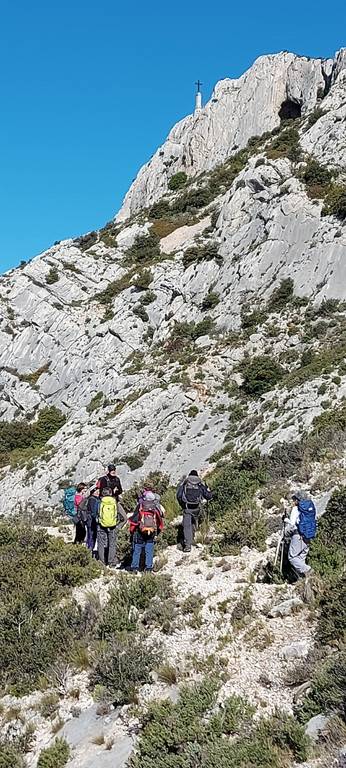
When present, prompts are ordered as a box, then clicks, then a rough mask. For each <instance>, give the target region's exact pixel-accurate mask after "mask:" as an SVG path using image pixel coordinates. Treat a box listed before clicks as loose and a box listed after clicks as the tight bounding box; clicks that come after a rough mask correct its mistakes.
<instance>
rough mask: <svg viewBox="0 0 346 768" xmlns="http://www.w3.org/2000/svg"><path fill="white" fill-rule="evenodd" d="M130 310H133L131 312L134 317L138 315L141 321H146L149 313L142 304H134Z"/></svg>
mask: <svg viewBox="0 0 346 768" xmlns="http://www.w3.org/2000/svg"><path fill="white" fill-rule="evenodd" d="M132 311H133V314H134V315H136V317H139V319H140V320H142V323H147V322H148V320H149V315H148V313H147V311H146V310H145V309H144V307H143V306H142V304H137V306H135V307H134V308H133V310H132Z"/></svg>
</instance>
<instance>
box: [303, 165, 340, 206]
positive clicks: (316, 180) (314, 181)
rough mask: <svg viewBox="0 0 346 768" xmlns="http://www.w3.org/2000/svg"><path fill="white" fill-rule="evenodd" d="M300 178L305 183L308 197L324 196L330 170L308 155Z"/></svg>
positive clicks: (330, 173) (330, 176)
mask: <svg viewBox="0 0 346 768" xmlns="http://www.w3.org/2000/svg"><path fill="white" fill-rule="evenodd" d="M300 178H301V179H302V181H304V183H305V184H306V187H307V192H308V195H309V197H312V198H316V197H317V198H319V197H324V195H325V194H326V193H327V191H328V187H329V184H330V182H331V179H332V172H331V171H330V170H329V168H326V166H325V165H321V164H320V163H319V162H318V161H317V160H315V159H314V158H313V157H310V158H309V159H308V161H307V163H306V166H305V168H304V170H303V171H302V172H301V174H300Z"/></svg>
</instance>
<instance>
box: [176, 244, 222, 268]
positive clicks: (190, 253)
mask: <svg viewBox="0 0 346 768" xmlns="http://www.w3.org/2000/svg"><path fill="white" fill-rule="evenodd" d="M213 259H215V261H216V263H217V264H222V258H221V257H220V256H219V248H218V245H217V243H213V242H210V243H207V244H206V245H202V246H199V247H197V246H191V248H187V250H186V251H185V253H184V255H183V266H184V269H187V268H188V267H189V266H190V265H191V264H200V263H201V262H202V261H212V260H213Z"/></svg>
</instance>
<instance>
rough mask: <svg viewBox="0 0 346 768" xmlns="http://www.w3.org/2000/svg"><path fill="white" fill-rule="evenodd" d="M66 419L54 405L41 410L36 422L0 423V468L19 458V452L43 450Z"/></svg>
mask: <svg viewBox="0 0 346 768" xmlns="http://www.w3.org/2000/svg"><path fill="white" fill-rule="evenodd" d="M65 421H66V417H65V415H64V414H63V413H61V411H59V410H58V408H56V407H55V406H54V405H53V406H50V407H47V408H42V410H40V411H39V412H38V416H37V419H36V421H34V422H29V421H26V420H25V419H23V420H21V421H0V467H3V466H6V464H11V463H12V462H14V461H15V460H16V459H19V458H20V452H25V451H27V450H28V449H41V448H43V447H44V446H45V445H46V443H47V441H48V440H49V438H50V437H52V436H53V435H55V434H56V432H58V430H59V429H61V427H62V426H63V425H64V424H65Z"/></svg>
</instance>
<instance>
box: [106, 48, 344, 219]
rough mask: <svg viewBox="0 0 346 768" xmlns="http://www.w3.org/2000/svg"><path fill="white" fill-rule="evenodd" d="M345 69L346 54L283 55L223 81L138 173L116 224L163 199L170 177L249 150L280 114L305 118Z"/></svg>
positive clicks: (267, 58) (194, 171) (193, 172)
mask: <svg viewBox="0 0 346 768" xmlns="http://www.w3.org/2000/svg"><path fill="white" fill-rule="evenodd" d="M344 69H345V51H344V50H342V51H340V52H339V53H338V54H336V57H335V59H334V60H333V59H326V60H323V59H311V58H307V57H304V56H296V55H295V54H293V53H288V52H284V53H279V54H274V55H269V56H260V58H258V59H257V60H256V61H255V63H254V64H253V65H252V67H251V68H250V69H249V70H248V71H247V72H245V74H244V75H242V76H241V77H240V78H239V79H237V80H231V79H225V80H221V81H220V82H219V83H217V85H216V86H215V88H214V91H213V93H212V96H211V99H210V101H208V103H207V104H206V105H205V107H204V108H203V109H202V111H201V112H199V113H197V114H195V115H189V116H188V117H186V118H184V120H182V121H181V122H179V123H178V124H177V125H175V126H174V128H173V129H172V130H171V132H170V134H169V135H168V138H167V140H166V141H165V143H164V144H163V145H162V146H161V147H160V148H159V149H158V150H157V152H156V153H155V154H154V156H153V157H152V158H151V160H149V162H148V163H147V164H146V165H145V166H143V168H142V169H141V170H140V172H139V174H138V176H137V178H136V180H135V181H134V183H133V184H132V186H131V188H130V190H129V192H128V193H127V195H126V197H125V200H124V203H123V206H122V208H121V210H120V212H119V214H118V216H117V220H118V221H122V220H124V219H126V218H128V217H129V216H131V215H132V214H134V213H136V212H137V211H138V210H140V209H141V208H145V207H147V206H148V205H151V204H152V203H154V202H155V201H156V200H158V199H159V198H160V197H162V195H163V194H164V193H165V192H166V190H167V184H168V181H169V179H170V177H171V176H172V175H173V174H175V173H177V172H178V171H181V170H183V171H185V172H186V173H187V174H188V176H196V175H197V174H198V173H200V172H201V171H206V170H210V168H213V167H215V166H216V165H218V163H222V162H224V160H225V159H226V158H227V157H229V156H230V155H232V154H234V152H236V151H237V150H239V149H242V148H243V147H245V145H246V144H247V142H248V140H249V138H250V137H252V136H259V135H261V134H263V133H264V132H265V131H272V130H273V128H275V127H276V126H278V125H279V124H280V117H281V116H283V117H285V116H292V114H294V115H295V116H298V115H299V114H302V115H304V114H306V113H307V112H308V111H310V110H312V109H314V108H315V107H316V106H317V105H320V104H321V102H322V99H323V97H324V96H325V94H326V92H327V91H328V89H329V87H330V84H331V83H333V88H334V87H335V86H336V83H337V79H338V77H339V75H340V73H341V72H343V71H344ZM340 87H343V85H342V83H341V86H340ZM332 98H333V97H332ZM343 109H344V108H343ZM292 110H293V112H292ZM340 128H342V126H340ZM338 133H339V131H338ZM312 140H313V139H312ZM340 141H341V131H340ZM321 152H322V148H321Z"/></svg>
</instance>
